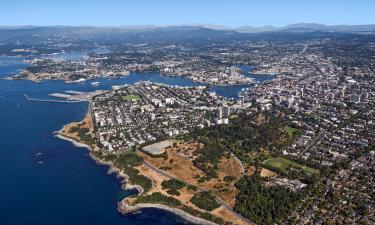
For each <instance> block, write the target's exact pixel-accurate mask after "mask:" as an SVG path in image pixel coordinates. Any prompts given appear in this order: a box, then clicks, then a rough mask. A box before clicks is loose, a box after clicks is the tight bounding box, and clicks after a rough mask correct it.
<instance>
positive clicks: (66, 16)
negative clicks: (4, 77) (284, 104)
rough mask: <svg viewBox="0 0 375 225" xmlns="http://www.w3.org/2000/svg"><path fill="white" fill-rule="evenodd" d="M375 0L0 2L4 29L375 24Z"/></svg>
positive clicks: (47, 0) (21, 0)
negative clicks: (16, 27)
mask: <svg viewBox="0 0 375 225" xmlns="http://www.w3.org/2000/svg"><path fill="white" fill-rule="evenodd" d="M374 9H375V0H133V1H131V0H0V26H19V25H37V26H46V25H73V26H79V25H93V26H126V25H160V26H165V25H191V24H219V25H224V26H230V27H238V26H244V25H250V26H264V25H274V26H284V25H288V24H293V23H300V22H305V23H322V24H327V25H338V24H375V13H374Z"/></svg>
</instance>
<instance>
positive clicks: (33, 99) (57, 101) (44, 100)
mask: <svg viewBox="0 0 375 225" xmlns="http://www.w3.org/2000/svg"><path fill="white" fill-rule="evenodd" d="M23 96H24V97H25V99H26V100H28V101H35V102H55V103H77V102H83V100H76V101H69V100H54V99H37V98H30V97H29V96H28V95H27V94H24V95H23Z"/></svg>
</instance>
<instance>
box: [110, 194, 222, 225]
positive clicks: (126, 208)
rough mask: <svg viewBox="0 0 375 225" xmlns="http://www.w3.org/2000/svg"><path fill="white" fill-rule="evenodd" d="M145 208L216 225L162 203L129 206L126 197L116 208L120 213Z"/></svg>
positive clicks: (204, 224)
mask: <svg viewBox="0 0 375 225" xmlns="http://www.w3.org/2000/svg"><path fill="white" fill-rule="evenodd" d="M145 208H157V209H161V210H165V211H168V212H171V213H174V214H176V215H178V216H179V217H181V218H183V219H184V220H187V221H189V222H192V223H195V224H202V225H216V223H213V222H211V221H208V220H205V219H202V218H199V217H196V216H193V215H191V214H189V213H187V212H185V211H183V210H181V209H176V208H173V207H170V206H166V205H162V204H151V203H140V204H137V205H135V206H130V205H128V204H127V203H126V199H123V200H122V201H120V202H119V203H118V204H117V209H118V211H119V212H120V213H122V214H127V213H132V212H136V211H138V210H141V209H145Z"/></svg>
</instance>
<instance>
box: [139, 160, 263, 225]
mask: <svg viewBox="0 0 375 225" xmlns="http://www.w3.org/2000/svg"><path fill="white" fill-rule="evenodd" d="M143 165H145V166H146V167H147V168H149V169H151V170H152V171H154V172H156V173H158V174H160V175H162V176H164V177H167V178H169V179H176V180H179V181H181V182H183V183H185V184H187V185H191V186H195V187H197V189H198V190H199V191H209V190H208V189H206V188H202V187H199V186H196V185H194V184H190V183H187V182H185V181H183V180H181V179H179V178H177V177H175V176H173V175H171V174H168V173H166V172H164V171H162V170H160V169H159V168H157V167H155V166H154V165H152V164H151V163H149V162H147V161H146V160H144V161H143ZM215 197H216V200H217V201H218V202H219V203H220V204H221V205H222V206H223V207H224V208H225V209H227V210H228V211H229V212H230V213H231V214H232V215H234V216H235V217H236V218H238V219H239V220H241V221H242V222H244V223H247V224H250V225H256V224H255V223H253V222H251V221H250V220H248V219H246V218H245V217H243V216H241V215H240V214H238V213H237V212H235V211H234V210H233V209H232V207H230V206H229V205H228V204H227V203H226V202H225V201H224V200H222V199H221V198H219V197H217V196H215Z"/></svg>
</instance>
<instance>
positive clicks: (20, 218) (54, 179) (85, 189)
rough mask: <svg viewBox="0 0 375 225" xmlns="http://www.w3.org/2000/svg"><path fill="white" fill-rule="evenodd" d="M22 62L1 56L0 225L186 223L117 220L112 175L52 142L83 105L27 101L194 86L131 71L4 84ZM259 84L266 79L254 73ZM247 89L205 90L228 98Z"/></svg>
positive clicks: (154, 213) (159, 215)
mask: <svg viewBox="0 0 375 225" xmlns="http://www.w3.org/2000/svg"><path fill="white" fill-rule="evenodd" d="M26 66H27V65H26V64H24V63H22V61H21V60H20V59H17V58H11V57H4V56H0V177H1V180H0V224H1V225H24V224H32V225H34V224H35V225H44V224H46V225H59V224H64V225H65V224H71V225H75V224H77V225H86V224H87V225H109V224H111V225H116V224H122V225H123V224H129V225H131V224H142V225H146V224H156V225H159V224H160V225H172V224H173V225H174V224H189V223H187V222H186V221H184V220H183V219H181V218H179V217H178V216H176V215H174V214H171V213H169V212H165V211H162V210H158V209H144V210H142V213H139V214H131V215H126V216H124V215H120V214H119V213H118V212H117V202H118V201H119V200H120V199H121V198H122V197H125V196H127V195H129V194H130V193H128V192H124V191H122V190H121V189H120V182H119V180H118V179H117V178H116V177H115V175H108V174H107V169H108V168H107V167H106V166H100V165H97V164H96V163H95V162H94V161H93V160H92V159H91V158H90V157H89V156H88V152H87V149H85V148H78V147H75V146H73V145H72V144H71V143H70V142H67V141H64V140H61V139H58V138H56V137H55V136H54V134H53V132H54V131H56V130H58V129H60V128H61V127H62V126H63V125H64V124H66V123H69V122H72V121H79V120H81V119H82V118H83V117H84V115H85V114H86V112H87V103H84V102H83V103H74V104H69V103H53V102H34V101H27V100H26V99H25V98H24V94H27V95H28V96H30V97H34V98H51V97H49V96H48V94H51V93H54V92H60V93H61V92H63V91H66V90H74V91H93V90H97V89H110V88H111V86H112V85H119V84H132V83H134V82H137V81H141V80H151V81H155V82H161V83H166V84H177V85H185V86H186V85H199V84H198V83H194V82H192V81H190V80H188V79H185V78H176V77H165V76H162V75H160V74H157V73H138V74H136V73H132V74H130V75H129V76H127V77H124V78H116V79H106V78H101V79H96V80H94V81H99V82H101V83H100V84H99V85H98V86H92V85H91V84H90V83H91V82H94V81H87V82H83V83H74V84H66V83H64V82H62V81H44V82H41V83H36V82H31V81H26V80H6V79H3V78H5V77H9V76H10V75H11V74H15V73H16V72H17V70H19V69H22V68H24V67H26ZM256 78H257V79H258V80H260V81H263V80H267V79H270V77H269V76H256ZM244 87H248V85H239V86H233V87H214V86H213V87H210V88H211V90H213V91H216V92H217V93H218V94H222V95H225V96H227V97H236V93H237V92H238V91H239V90H241V89H242V88H244Z"/></svg>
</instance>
